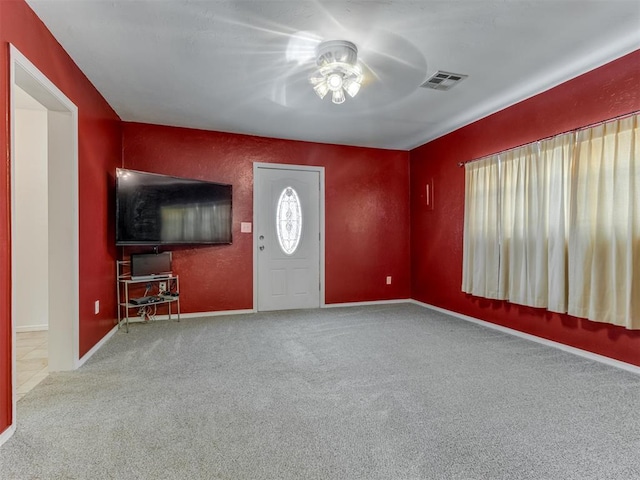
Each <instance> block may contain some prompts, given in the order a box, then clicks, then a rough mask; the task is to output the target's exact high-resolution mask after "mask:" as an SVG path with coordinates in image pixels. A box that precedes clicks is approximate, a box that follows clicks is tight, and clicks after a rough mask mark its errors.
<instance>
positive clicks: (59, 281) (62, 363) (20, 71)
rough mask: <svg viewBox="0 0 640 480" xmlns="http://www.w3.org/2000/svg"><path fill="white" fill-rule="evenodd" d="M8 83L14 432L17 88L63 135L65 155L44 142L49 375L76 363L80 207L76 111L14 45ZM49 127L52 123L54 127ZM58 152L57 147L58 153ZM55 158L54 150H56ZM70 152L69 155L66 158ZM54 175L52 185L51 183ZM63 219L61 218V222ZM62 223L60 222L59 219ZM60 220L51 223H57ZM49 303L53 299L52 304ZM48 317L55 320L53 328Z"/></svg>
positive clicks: (13, 423) (13, 410) (76, 366)
mask: <svg viewBox="0 0 640 480" xmlns="http://www.w3.org/2000/svg"><path fill="white" fill-rule="evenodd" d="M9 70H10V80H9V88H10V94H9V101H10V103H9V110H10V112H11V115H10V117H11V119H10V139H9V141H10V151H11V160H10V161H11V172H10V175H11V194H10V202H11V217H12V220H11V244H12V247H11V283H12V285H11V304H12V306H11V335H12V338H11V349H12V352H11V363H12V365H11V369H12V386H11V388H12V397H13V402H12V427H13V428H15V426H16V406H17V379H16V324H15V318H14V317H15V298H14V297H15V294H14V285H15V268H16V265H15V262H14V251H13V245H14V244H15V242H16V241H17V239H16V238H15V229H14V224H13V221H14V220H13V219H14V218H15V165H16V161H19V160H18V159H17V158H16V152H15V148H14V147H15V129H16V126H15V115H14V110H15V100H14V98H15V97H14V96H15V87H16V86H19V87H21V88H22V89H23V90H25V91H26V92H27V93H28V94H29V95H31V96H33V97H34V98H36V100H38V101H39V102H40V103H42V104H43V105H44V106H45V107H46V108H47V111H48V116H49V120H48V123H49V125H48V127H47V128H48V131H49V133H51V128H52V125H53V128H54V130H56V131H61V132H63V133H61V134H59V135H62V136H61V137H56V138H57V139H59V140H60V142H57V141H56V144H57V145H61V146H62V148H63V149H64V151H65V153H64V154H60V155H56V154H53V155H52V154H51V152H52V150H51V148H52V147H51V143H50V142H49V141H48V144H49V147H48V150H49V152H48V159H47V162H48V164H49V168H48V170H49V174H48V182H49V184H50V185H51V182H52V181H53V182H54V183H55V184H56V185H59V187H60V188H57V189H56V190H55V191H54V193H53V195H55V197H53V198H55V200H54V207H62V210H63V211H64V218H66V220H63V221H62V223H61V224H60V225H57V228H56V229H55V230H54V231H53V232H52V227H51V222H50V224H49V260H48V262H49V287H48V288H49V296H50V301H49V306H48V309H49V330H48V331H49V337H50V338H49V352H48V356H49V371H59V370H75V369H76V368H78V367H79V366H80V361H79V350H80V341H79V335H80V334H79V307H80V305H79V299H80V295H79V285H80V281H79V276H80V270H79V265H80V261H79V257H80V253H79V244H80V242H79V212H78V209H79V202H78V107H77V106H76V105H75V104H74V103H73V102H72V101H71V100H69V98H68V97H67V96H66V95H65V94H64V93H63V92H62V91H61V90H60V89H59V88H58V87H57V86H56V85H55V84H54V83H53V82H51V81H50V80H49V79H48V78H47V77H46V76H45V75H44V74H43V73H42V72H40V70H38V68H37V67H36V66H35V65H34V64H33V63H31V61H30V60H29V59H28V58H27V57H26V56H25V55H23V54H22V53H21V52H20V51H19V50H18V49H17V48H16V47H15V46H14V45H10V67H9ZM58 112H60V113H61V114H64V115H69V117H68V120H64V125H63V124H62V123H58V122H62V120H59V119H57V118H56V119H55V120H53V119H52V118H53V117H55V115H56V114H58ZM52 122H53V123H52ZM56 148H58V147H56ZM55 151H56V152H57V150H55ZM67 152H69V153H67ZM52 170H53V180H52V173H51V172H52ZM48 195H49V196H48V199H47V203H48V205H49V216H50V218H51V210H52V208H54V207H52V206H51V203H50V202H51V199H52V196H51V195H52V193H51V190H49V194H48ZM61 218H62V217H61ZM58 220H60V219H58ZM58 220H56V221H55V223H56V224H57V223H60V222H59V221H58ZM51 297H53V298H51ZM52 316H53V317H54V318H55V320H54V321H53V322H52V321H51V319H52Z"/></svg>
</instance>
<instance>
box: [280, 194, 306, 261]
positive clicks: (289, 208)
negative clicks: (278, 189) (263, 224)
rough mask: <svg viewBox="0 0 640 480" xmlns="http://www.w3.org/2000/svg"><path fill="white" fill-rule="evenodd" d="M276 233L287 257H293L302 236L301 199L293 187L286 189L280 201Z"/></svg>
mask: <svg viewBox="0 0 640 480" xmlns="http://www.w3.org/2000/svg"><path fill="white" fill-rule="evenodd" d="M276 233H277V235H278V242H279V243H280V248H281V249H282V251H283V252H284V253H285V254H287V255H293V253H294V252H295V251H296V249H297V248H298V245H299V244H300V236H301V235H302V209H301V207H300V197H298V193H297V192H296V191H295V189H294V188H293V187H285V189H284V190H283V191H282V193H281V194H280V198H279V199H278V205H277V207H276Z"/></svg>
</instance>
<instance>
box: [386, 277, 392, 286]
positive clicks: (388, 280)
mask: <svg viewBox="0 0 640 480" xmlns="http://www.w3.org/2000/svg"><path fill="white" fill-rule="evenodd" d="M387 285H391V275H389V276H388V277H387Z"/></svg>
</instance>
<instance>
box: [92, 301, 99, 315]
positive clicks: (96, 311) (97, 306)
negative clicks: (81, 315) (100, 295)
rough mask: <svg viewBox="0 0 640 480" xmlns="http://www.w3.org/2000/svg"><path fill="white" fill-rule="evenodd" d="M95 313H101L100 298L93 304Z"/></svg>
mask: <svg viewBox="0 0 640 480" xmlns="http://www.w3.org/2000/svg"><path fill="white" fill-rule="evenodd" d="M93 313H94V314H96V315H97V314H99V313H100V300H96V301H95V303H94V304H93Z"/></svg>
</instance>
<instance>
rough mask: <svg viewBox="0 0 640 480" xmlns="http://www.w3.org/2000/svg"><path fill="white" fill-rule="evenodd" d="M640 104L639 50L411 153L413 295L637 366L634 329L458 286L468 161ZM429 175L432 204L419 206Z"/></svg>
mask: <svg viewBox="0 0 640 480" xmlns="http://www.w3.org/2000/svg"><path fill="white" fill-rule="evenodd" d="M636 110H640V51H636V52H634V53H631V54H629V55H627V56H625V57H622V58H620V59H618V60H617V61H614V62H612V63H609V64H607V65H605V66H603V67H601V68H598V69H596V70H593V71H591V72H589V73H586V74H584V75H582V76H580V77H577V78H575V79H573V80H571V81H569V82H566V83H564V84H562V85H559V86H558V87H555V88H553V89H551V90H548V91H546V92H544V93H541V94H539V95H536V96H534V97H532V98H530V99H528V100H525V101H523V102H520V103H518V104H516V105H514V106H512V107H510V108H507V109H505V110H502V111H500V112H498V113H496V114H494V115H491V116H489V117H487V118H485V119H482V120H479V121H477V122H475V123H473V124H471V125H468V126H466V127H463V128H461V129H459V130H456V131H455V132H452V133H450V134H448V135H446V136H444V137H441V138H439V139H437V140H434V141H432V142H430V143H428V144H426V145H423V146H421V147H419V148H416V149H415V150H413V151H412V152H411V155H410V157H411V160H410V162H411V167H410V170H411V263H412V289H413V292H412V296H413V298H414V299H416V300H419V301H422V302H425V303H429V304H432V305H436V306H438V307H442V308H446V309H448V310H452V311H455V312H459V313H462V314H466V315H470V316H473V317H476V318H480V319H483V320H487V321H489V322H493V323H497V324H500V325H504V326H507V327H510V328H513V329H516V330H520V331H523V332H527V333H531V334H533V335H537V336H539V337H543V338H547V339H551V340H554V341H557V342H561V343H564V344H567V345H571V346H575V347H578V348H582V349H585V350H588V351H591V352H595V353H598V354H601V355H606V356H608V357H611V358H615V359H618V360H622V361H625V362H629V363H632V364H635V365H640V332H639V331H627V330H625V329H623V328H620V327H616V326H610V325H607V324H603V323H598V322H592V321H588V320H584V319H578V318H574V317H570V316H568V315H559V314H554V313H551V312H547V311H545V310H543V309H534V308H529V307H523V306H518V305H514V304H509V303H508V302H503V301H490V300H485V299H480V298H477V297H472V296H470V295H466V294H464V293H462V292H461V290H460V286H461V281H462V229H463V217H464V169H463V168H459V167H458V166H457V163H458V162H460V161H467V160H472V159H475V158H479V157H482V156H484V155H488V154H491V153H495V152H499V151H501V150H505V149H508V148H511V147H514V146H517V145H521V144H524V143H528V142H532V141H535V140H538V139H541V138H544V137H547V136H551V135H554V134H557V133H561V132H564V131H567V130H572V129H575V128H578V127H581V126H585V125H588V124H591V123H594V122H598V121H601V120H605V119H609V118H612V117H615V116H617V115H621V114H625V113H628V112H632V111H636ZM431 179H433V182H434V191H435V202H434V205H435V208H434V210H428V209H427V208H426V205H425V198H424V195H425V194H424V192H425V184H426V183H427V182H428V181H429V180H431Z"/></svg>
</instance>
